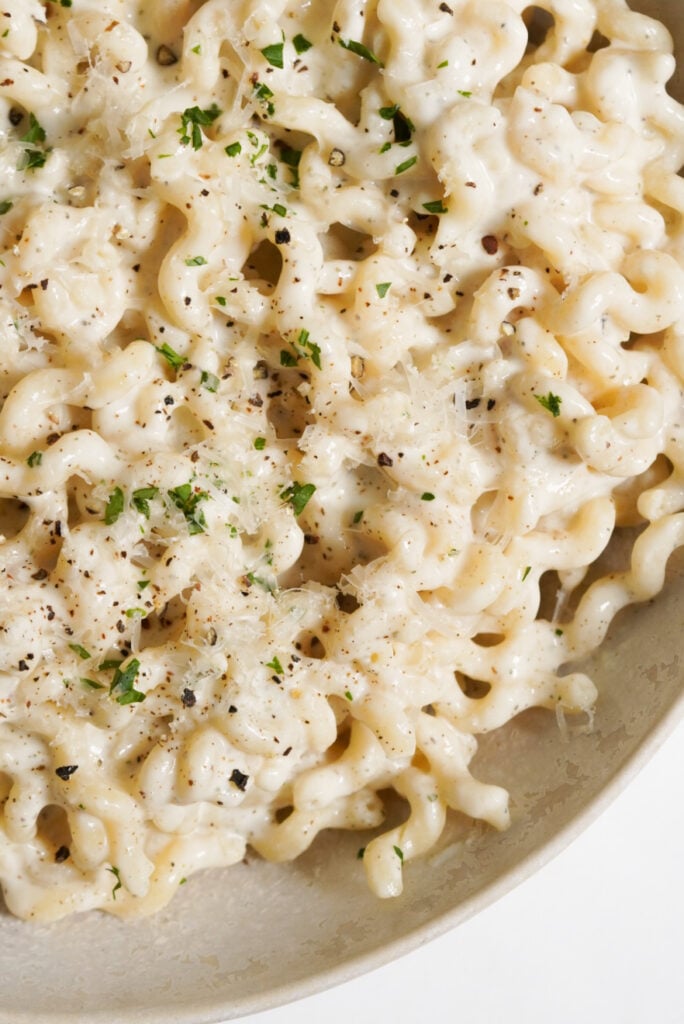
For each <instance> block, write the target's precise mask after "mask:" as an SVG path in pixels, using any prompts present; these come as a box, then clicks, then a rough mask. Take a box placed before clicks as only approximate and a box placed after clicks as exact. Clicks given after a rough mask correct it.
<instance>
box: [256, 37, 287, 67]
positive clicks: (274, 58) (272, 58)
mask: <svg viewBox="0 0 684 1024" xmlns="http://www.w3.org/2000/svg"><path fill="white" fill-rule="evenodd" d="M261 54H262V56H263V57H264V58H265V59H266V60H267V61H268V63H269V64H270V65H271V67H272V68H282V67H283V43H272V44H271V45H270V46H265V47H264V48H263V50H261Z"/></svg>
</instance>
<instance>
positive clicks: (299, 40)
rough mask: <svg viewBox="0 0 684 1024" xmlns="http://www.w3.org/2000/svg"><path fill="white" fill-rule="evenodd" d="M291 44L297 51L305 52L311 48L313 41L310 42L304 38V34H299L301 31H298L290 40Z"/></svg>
mask: <svg viewBox="0 0 684 1024" xmlns="http://www.w3.org/2000/svg"><path fill="white" fill-rule="evenodd" d="M292 45H293V46H294V48H295V50H296V51H297V53H306V51H307V50H310V49H311V47H312V46H313V43H310V42H309V40H308V39H306V38H305V36H303V35H302V34H301V32H298V33H297V35H296V36H295V37H294V39H293V40H292Z"/></svg>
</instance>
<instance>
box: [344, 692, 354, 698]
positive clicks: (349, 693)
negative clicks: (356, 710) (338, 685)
mask: <svg viewBox="0 0 684 1024" xmlns="http://www.w3.org/2000/svg"><path fill="white" fill-rule="evenodd" d="M344 695H345V697H346V698H347V700H354V694H353V693H352V692H351V690H345V691H344Z"/></svg>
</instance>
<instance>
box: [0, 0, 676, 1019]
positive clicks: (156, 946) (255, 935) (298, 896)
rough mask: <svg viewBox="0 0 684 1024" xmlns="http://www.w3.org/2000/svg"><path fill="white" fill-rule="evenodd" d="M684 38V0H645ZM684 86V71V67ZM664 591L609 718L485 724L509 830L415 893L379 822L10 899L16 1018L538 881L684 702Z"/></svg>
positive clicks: (224, 977)
mask: <svg viewBox="0 0 684 1024" xmlns="http://www.w3.org/2000/svg"><path fill="white" fill-rule="evenodd" d="M633 6H635V7H637V8H639V9H640V10H643V11H644V12H646V13H649V14H652V15H655V16H657V17H660V18H661V19H662V20H663V21H665V22H666V23H667V24H668V26H669V28H670V29H671V31H672V32H673V33H674V35H675V37H676V39H677V42H678V48H679V52H680V53H684V9H683V8H682V7H681V3H680V0H661V2H657V0H639V2H638V3H635V4H633ZM671 90H672V91H673V93H674V94H675V95H678V96H679V97H680V98H683V99H684V70H683V71H682V72H680V74H679V76H678V77H677V78H676V79H675V80H674V81H673V83H672V84H671ZM681 556H682V552H681V551H680V553H679V555H677V556H673V558H672V559H671V560H670V566H669V572H668V580H667V584H666V587H665V589H664V591H663V592H662V594H661V595H660V596H659V597H658V599H657V600H656V601H654V602H651V603H649V604H647V605H642V606H639V607H634V608H630V609H627V610H626V611H625V612H623V613H622V614H621V615H619V616H618V618H617V619H616V620H615V622H614V623H613V626H612V627H611V630H610V633H609V636H608V638H607V641H606V643H605V644H604V646H603V647H602V648H601V649H600V650H599V651H598V652H597V654H596V655H595V656H594V657H592V659H591V661H590V663H589V665H588V670H589V671H590V672H591V674H592V675H593V677H594V678H595V680H596V682H597V685H598V688H599V694H600V698H599V704H598V708H597V713H596V718H595V722H594V728H593V730H592V731H586V730H585V731H575V732H573V731H572V730H571V731H570V734H569V735H563V734H562V733H561V731H560V730H559V728H558V724H557V722H556V719H555V717H554V716H553V715H551V714H549V713H548V712H543V711H530V712H526V713H525V714H523V715H521V716H519V717H518V718H516V719H515V720H514V721H512V722H511V723H509V725H508V726H506V727H505V728H504V729H502V730H499V731H497V732H495V733H492V734H489V735H488V736H486V737H484V738H483V741H482V743H481V749H480V751H479V753H478V755H477V761H478V771H477V772H476V774H478V775H479V777H480V778H486V779H487V780H488V781H492V782H495V783H500V784H502V785H505V786H506V787H507V788H508V789H509V790H510V792H511V798H512V805H513V808H514V811H515V813H514V816H513V818H514V821H513V825H512V826H511V828H510V829H509V831H507V832H505V833H502V834H496V833H493V832H492V831H491V830H486V829H482V830H479V829H476V830H475V832H474V833H473V832H472V830H468V831H465V830H464V827H463V825H462V823H460V822H459V821H457V820H454V821H452V822H450V824H449V826H448V827H447V829H446V830H445V834H444V836H443V838H442V840H441V841H440V843H439V845H438V847H437V848H436V849H435V850H434V851H433V852H432V853H431V854H430V855H428V856H427V857H425V858H424V859H422V860H420V861H416V862H414V863H412V864H411V866H410V870H409V871H408V872H407V878H406V888H405V892H404V895H403V896H402V897H401V898H400V899H397V900H389V901H380V900H378V899H376V898H375V897H374V896H372V895H371V893H370V892H369V891H368V889H367V887H366V883H365V879H364V878H363V873H362V872H361V871H359V869H358V864H357V860H356V851H357V849H358V847H359V846H360V845H362V844H363V841H364V840H363V836H361V837H359V835H358V833H355V834H339V833H325V834H323V835H322V836H320V837H319V838H318V840H317V841H316V842H315V843H314V845H313V847H312V849H311V850H310V851H309V852H308V853H306V854H305V855H303V856H302V857H300V858H299V859H298V860H296V861H295V862H294V863H292V864H291V865H285V866H283V865H274V864H269V863H266V862H264V861H261V860H259V859H258V858H256V857H254V856H250V857H249V858H248V859H247V860H246V862H244V863H242V864H240V865H237V866H235V867H233V868H230V869H228V870H225V871H213V872H208V873H206V874H203V875H199V876H196V877H194V878H192V879H190V881H189V882H188V884H187V885H185V886H183V887H182V889H181V890H180V891H179V894H178V895H177V897H176V898H175V899H174V901H173V902H172V903H171V904H170V905H169V906H168V907H166V908H165V909H163V910H162V911H161V912H160V913H159V914H157V915H156V916H154V917H152V918H147V919H143V920H137V921H129V922H121V921H119V920H118V919H116V918H113V917H109V916H108V915H104V914H98V913H92V914H84V915H80V916H77V917H74V918H70V919H65V920H63V921H60V922H57V923H54V924H50V925H38V926H37V925H34V924H27V923H24V922H22V921H19V920H16V919H14V918H12V917H10V916H9V915H8V914H7V913H5V912H4V911H0V976H1V977H2V979H3V983H2V996H1V997H0V999H1V1003H2V1019H3V1021H4V1024H21V1022H23V1024H28V1022H29V1021H30V1022H31V1024H36V1022H39V1021H40V1022H45V1024H67V1022H69V1024H86V1022H88V1024H95V1022H97V1021H106V1022H107V1024H115V1022H120V1024H210V1022H216V1021H220V1020H224V1019H229V1018H232V1017H236V1016H241V1015H244V1014H248V1013H252V1012H255V1011H257V1010H262V1009H265V1008H268V1007H272V1006H276V1005H278V1004H280V1003H284V1002H287V1001H288V1000H292V999H296V998H299V997H303V996H305V995H308V994H311V993H312V992H314V991H318V990H321V989H322V988H325V987H327V986H330V985H333V984H336V983H338V982H341V981H344V980H346V979H348V978H350V977H353V976H354V975H357V974H360V973H361V972H363V971H367V970H370V969H372V968H374V967H376V966H378V965H380V964H381V963H384V962H387V961H388V960H390V959H392V958H394V957H396V956H399V955H401V954H402V953H405V952H408V951H409V950H411V949H412V948H415V947H416V946H418V945H419V944H422V943H424V942H426V941H428V940H429V939H431V938H433V937H436V936H437V935H439V934H441V933H443V932H444V931H446V930H447V929H450V928H453V927H455V926H456V925H458V924H459V923H460V922H462V921H464V920H466V919H467V918H469V917H470V916H472V915H473V914H475V913H476V912H477V911H479V910H480V909H482V908H483V907H484V906H486V905H487V904H488V903H490V902H491V901H492V900H494V899H496V898H497V897H499V896H501V895H502V894H503V893H505V892H506V891H508V890H510V889H511V888H512V887H513V886H514V885H516V884H518V883H519V882H521V881H522V880H523V879H524V878H525V877H527V876H528V875H529V874H530V873H531V872H532V871H534V870H535V869H536V868H537V867H539V866H541V864H543V863H544V862H545V861H547V860H548V859H549V858H550V857H551V856H553V855H554V854H555V853H557V852H558V851H559V850H560V849H561V848H563V847H564V846H565V845H566V844H567V843H568V842H569V841H570V840H571V839H572V838H573V837H574V836H575V835H576V834H577V833H578V832H579V831H580V830H581V829H582V828H584V827H586V825H587V824H588V823H589V822H590V821H591V820H592V819H593V818H594V817H595V816H596V815H597V814H598V813H599V812H600V811H601V809H602V808H603V807H605V806H606V804H607V802H608V801H609V800H610V799H611V798H612V797H613V796H614V795H615V794H616V793H617V792H618V790H619V789H620V788H621V787H622V786H624V785H625V784H626V783H627V782H628V780H629V778H630V777H631V776H632V775H633V773H634V772H635V771H636V769H637V768H638V767H639V766H640V765H641V764H643V763H644V761H645V760H646V759H647V758H648V756H649V755H650V753H651V752H652V751H653V750H654V749H655V748H656V747H657V745H658V744H659V743H660V742H661V740H662V739H663V738H664V737H665V736H666V735H667V733H668V731H669V730H670V729H671V728H672V727H673V726H674V723H675V722H676V721H677V720H678V719H679V718H680V717H681V715H682V712H683V710H684V703H683V701H682V690H683V687H682V682H683V679H684V666H683V665H682V653H683V652H682V643H681V632H680V631H681V623H682V622H683V621H684V558H683V557H681Z"/></svg>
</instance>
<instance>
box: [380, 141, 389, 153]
mask: <svg viewBox="0 0 684 1024" xmlns="http://www.w3.org/2000/svg"><path fill="white" fill-rule="evenodd" d="M391 148H392V143H391V142H383V144H382V146H381V147H380V149H379V150H378V153H386V152H387V151H388V150H389V149H391Z"/></svg>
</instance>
